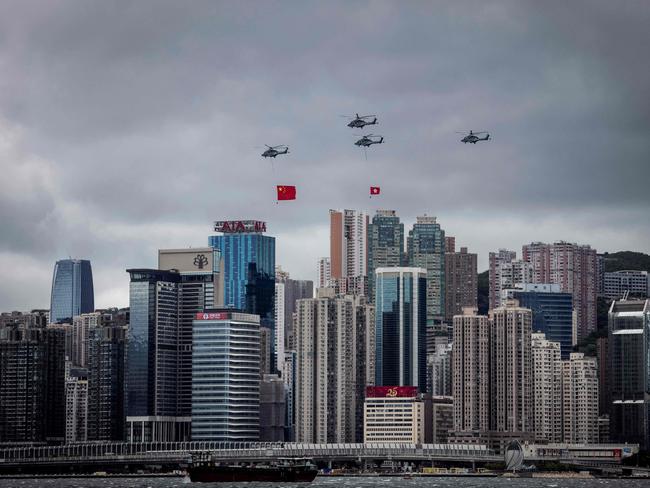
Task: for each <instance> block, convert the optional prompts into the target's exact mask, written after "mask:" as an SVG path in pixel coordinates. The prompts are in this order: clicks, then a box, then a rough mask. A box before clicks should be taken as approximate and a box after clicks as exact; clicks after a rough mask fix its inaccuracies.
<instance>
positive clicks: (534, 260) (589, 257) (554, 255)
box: [522, 242, 599, 341]
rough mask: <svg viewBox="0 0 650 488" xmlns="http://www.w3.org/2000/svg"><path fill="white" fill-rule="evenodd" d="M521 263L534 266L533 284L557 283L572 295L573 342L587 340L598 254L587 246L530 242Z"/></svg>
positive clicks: (593, 310) (591, 324) (595, 291)
mask: <svg viewBox="0 0 650 488" xmlns="http://www.w3.org/2000/svg"><path fill="white" fill-rule="evenodd" d="M522 255H523V260H524V261H526V262H528V263H530V264H531V265H532V267H533V282H534V283H557V284H559V285H560V291H563V292H568V293H571V294H572V295H573V308H574V310H575V313H576V325H577V331H576V339H577V341H580V340H582V339H583V338H585V337H587V336H588V335H589V334H590V333H591V332H592V331H593V330H594V329H595V328H596V297H597V294H598V286H599V276H598V270H599V265H598V255H597V253H596V250H595V249H592V248H591V247H590V246H588V245H578V244H571V243H568V242H556V243H553V244H545V243H542V242H533V243H531V244H527V245H524V246H523V247H522Z"/></svg>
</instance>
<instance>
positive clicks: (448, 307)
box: [445, 240, 478, 323]
mask: <svg viewBox="0 0 650 488" xmlns="http://www.w3.org/2000/svg"><path fill="white" fill-rule="evenodd" d="M447 242H450V241H449V240H447ZM451 242H454V241H451ZM477 258H478V256H477V255H476V254H475V253H470V252H467V248H466V247H461V248H460V252H456V251H455V249H454V248H453V247H452V248H447V249H446V252H445V315H446V317H447V322H448V323H451V322H453V318H454V315H461V314H462V313H463V309H464V308H467V307H469V308H476V307H477V306H478V273H477Z"/></svg>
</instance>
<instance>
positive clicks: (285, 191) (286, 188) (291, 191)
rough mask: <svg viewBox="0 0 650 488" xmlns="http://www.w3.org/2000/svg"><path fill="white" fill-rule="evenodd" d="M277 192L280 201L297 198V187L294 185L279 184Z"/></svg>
mask: <svg viewBox="0 0 650 488" xmlns="http://www.w3.org/2000/svg"><path fill="white" fill-rule="evenodd" d="M277 192H278V201H279V200H295V199H296V187H295V186H293V185H278V186H277Z"/></svg>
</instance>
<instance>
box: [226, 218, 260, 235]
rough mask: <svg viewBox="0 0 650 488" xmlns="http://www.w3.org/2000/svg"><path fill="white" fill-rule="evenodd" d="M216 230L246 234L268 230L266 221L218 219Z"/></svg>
mask: <svg viewBox="0 0 650 488" xmlns="http://www.w3.org/2000/svg"><path fill="white" fill-rule="evenodd" d="M214 230H215V232H223V233H224V234H246V233H250V232H255V233H258V234H260V233H262V232H266V222H261V221H259V220H217V221H216V222H215V223H214Z"/></svg>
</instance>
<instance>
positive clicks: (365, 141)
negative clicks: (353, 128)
mask: <svg viewBox="0 0 650 488" xmlns="http://www.w3.org/2000/svg"><path fill="white" fill-rule="evenodd" d="M377 137H379V140H377V139H376V138H377ZM382 142H384V137H383V136H376V135H374V134H368V135H366V136H363V137H362V138H361V139H359V140H358V141H357V142H355V143H354V145H355V146H359V147H370V146H372V145H373V144H381V143H382Z"/></svg>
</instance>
